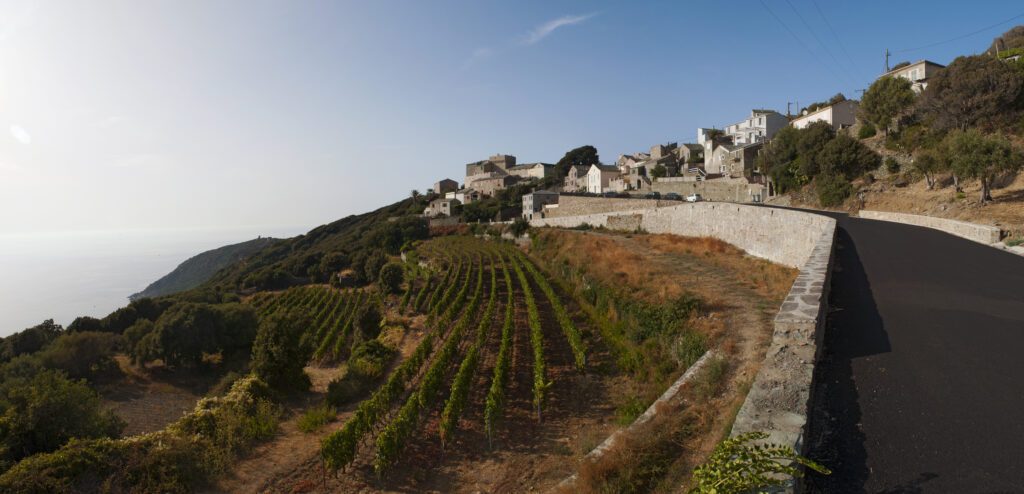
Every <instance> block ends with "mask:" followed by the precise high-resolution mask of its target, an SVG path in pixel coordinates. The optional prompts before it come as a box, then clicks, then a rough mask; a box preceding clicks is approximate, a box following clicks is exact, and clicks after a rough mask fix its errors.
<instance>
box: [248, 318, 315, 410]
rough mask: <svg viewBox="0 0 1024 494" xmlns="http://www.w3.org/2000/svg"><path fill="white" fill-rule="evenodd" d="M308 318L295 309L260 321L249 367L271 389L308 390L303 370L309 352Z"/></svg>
mask: <svg viewBox="0 0 1024 494" xmlns="http://www.w3.org/2000/svg"><path fill="white" fill-rule="evenodd" d="M309 325H310V320H309V317H308V316H307V315H305V314H303V313H302V312H300V311H298V310H290V311H287V312H275V313H273V314H271V315H269V316H267V317H265V318H263V320H262V321H260V326H259V331H258V332H257V333H256V342H255V343H253V346H252V370H253V372H254V373H255V374H256V376H257V377H259V378H260V379H262V380H263V381H264V382H266V383H267V384H268V385H270V386H271V387H272V388H274V389H277V390H282V391H304V390H306V389H309V386H310V381H309V376H307V375H306V372H305V371H304V370H303V369H304V368H305V366H306V362H308V361H309V358H310V356H312V354H313V348H312V345H311V344H310V342H309V340H308V339H307V338H305V334H306V330H308V329H309Z"/></svg>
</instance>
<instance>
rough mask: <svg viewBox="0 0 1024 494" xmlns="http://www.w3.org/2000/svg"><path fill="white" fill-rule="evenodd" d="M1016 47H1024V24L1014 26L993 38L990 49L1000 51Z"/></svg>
mask: <svg viewBox="0 0 1024 494" xmlns="http://www.w3.org/2000/svg"><path fill="white" fill-rule="evenodd" d="M1014 48H1024V26H1014V27H1012V28H1010V30H1009V31H1006V32H1005V33H1003V34H1002V35H1001V36H999V37H998V38H996V39H994V40H992V46H990V47H989V50H992V51H994V52H997V53H998V52H1000V51H1005V50H1012V49H1014Z"/></svg>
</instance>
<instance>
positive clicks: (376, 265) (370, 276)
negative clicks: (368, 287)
mask: <svg viewBox="0 0 1024 494" xmlns="http://www.w3.org/2000/svg"><path fill="white" fill-rule="evenodd" d="M387 263H388V256H387V254H385V253H384V251H381V250H375V251H372V252H371V253H370V254H369V255H368V256H366V258H365V259H364V260H363V270H362V275H363V277H362V278H361V280H362V281H365V282H370V281H376V280H377V279H378V277H379V276H380V270H381V269H382V268H384V265H385V264H387Z"/></svg>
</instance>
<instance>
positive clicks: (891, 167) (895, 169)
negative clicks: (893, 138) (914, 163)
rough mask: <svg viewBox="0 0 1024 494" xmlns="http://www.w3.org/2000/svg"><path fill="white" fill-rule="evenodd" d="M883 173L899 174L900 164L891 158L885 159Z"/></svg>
mask: <svg viewBox="0 0 1024 494" xmlns="http://www.w3.org/2000/svg"><path fill="white" fill-rule="evenodd" d="M885 171H887V172H889V173H890V174H897V173H899V172H900V164H899V162H898V161H896V159H895V158H893V157H892V156H889V157H886V158H885Z"/></svg>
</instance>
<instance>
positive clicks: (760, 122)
mask: <svg viewBox="0 0 1024 494" xmlns="http://www.w3.org/2000/svg"><path fill="white" fill-rule="evenodd" d="M787 125H789V119H787V118H786V117H785V116H783V115H782V114H781V113H779V112H777V111H775V110H757V109H755V110H751V111H750V116H749V117H747V118H746V119H745V120H742V121H740V122H737V123H734V124H732V125H730V126H728V127H726V128H725V135H727V136H730V137H732V141H733V144H736V145H743V144H752V143H755V142H761V141H765V140H768V139H771V138H772V137H773V136H775V133H776V132H778V131H779V130H780V129H782V128H783V127H785V126H787Z"/></svg>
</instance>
